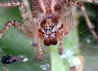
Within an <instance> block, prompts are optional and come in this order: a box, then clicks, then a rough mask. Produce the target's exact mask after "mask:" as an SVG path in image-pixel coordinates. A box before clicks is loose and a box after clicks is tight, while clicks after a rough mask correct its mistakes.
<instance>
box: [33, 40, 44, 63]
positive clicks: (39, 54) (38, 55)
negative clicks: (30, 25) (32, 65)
mask: <svg viewBox="0 0 98 71" xmlns="http://www.w3.org/2000/svg"><path fill="white" fill-rule="evenodd" d="M37 48H38V49H37V50H34V51H35V54H34V55H35V59H36V60H39V61H42V59H43V51H42V47H41V43H40V40H38V44H37ZM36 52H37V53H36Z"/></svg>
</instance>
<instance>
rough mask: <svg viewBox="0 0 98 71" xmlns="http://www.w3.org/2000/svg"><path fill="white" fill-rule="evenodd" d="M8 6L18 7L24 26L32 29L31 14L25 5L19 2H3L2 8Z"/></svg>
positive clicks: (0, 5)
mask: <svg viewBox="0 0 98 71" xmlns="http://www.w3.org/2000/svg"><path fill="white" fill-rule="evenodd" d="M7 6H18V7H19V10H20V13H21V16H22V18H23V22H24V25H25V26H26V27H27V28H28V29H30V30H31V29H32V24H31V22H30V20H29V14H28V12H27V11H26V9H25V7H24V5H23V4H22V3H20V2H19V1H10V2H2V3H0V7H7Z"/></svg>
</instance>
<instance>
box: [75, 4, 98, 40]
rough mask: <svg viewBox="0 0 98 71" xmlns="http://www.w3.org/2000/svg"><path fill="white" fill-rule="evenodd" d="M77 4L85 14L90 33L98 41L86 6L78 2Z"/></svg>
mask: <svg viewBox="0 0 98 71" xmlns="http://www.w3.org/2000/svg"><path fill="white" fill-rule="evenodd" d="M76 4H77V5H78V6H79V7H80V8H81V10H82V12H83V14H84V16H85V19H86V22H87V25H88V28H89V30H90V32H91V33H92V34H93V36H94V37H95V39H96V40H97V41H98V36H97V34H96V32H95V31H94V27H93V26H92V24H91V21H90V19H89V17H88V15H87V13H86V10H85V7H84V5H83V4H82V3H80V2H77V3H76Z"/></svg>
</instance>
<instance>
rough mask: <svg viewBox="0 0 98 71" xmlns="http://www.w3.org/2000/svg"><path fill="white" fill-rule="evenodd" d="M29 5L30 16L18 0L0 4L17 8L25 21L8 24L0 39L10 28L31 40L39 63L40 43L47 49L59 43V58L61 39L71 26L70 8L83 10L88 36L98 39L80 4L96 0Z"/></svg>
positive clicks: (47, 0) (59, 0)
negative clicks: (17, 30)
mask: <svg viewBox="0 0 98 71" xmlns="http://www.w3.org/2000/svg"><path fill="white" fill-rule="evenodd" d="M23 1H27V0H23ZM31 2H32V5H31V6H32V13H31V10H29V8H30V7H29V6H25V4H22V3H21V2H19V1H9V2H0V7H4V6H5V7H6V6H18V7H19V10H20V13H21V16H22V18H23V22H24V24H21V23H19V22H18V21H15V20H12V21H9V22H7V23H6V25H5V26H4V28H3V29H2V30H1V31H0V38H1V37H2V36H3V35H4V34H5V32H6V31H8V29H9V28H10V27H11V26H12V25H13V26H15V27H16V28H17V29H19V30H20V31H22V32H23V33H24V34H25V35H27V36H28V37H30V38H33V39H34V46H35V47H37V49H38V57H37V58H38V59H39V60H42V59H43V51H42V46H41V41H43V43H44V44H45V45H46V46H50V45H56V44H57V43H58V53H59V54H60V55H61V54H62V50H63V48H62V39H63V37H64V36H66V35H67V34H68V33H69V32H70V30H71V29H72V27H73V26H74V22H73V10H72V9H73V7H74V6H75V5H77V6H78V7H80V8H81V10H82V11H83V13H84V16H85V19H86V21H87V25H88V27H89V29H90V31H91V33H92V34H93V35H94V37H95V38H96V40H98V37H97V34H96V33H95V32H94V29H93V27H92V25H91V22H90V20H89V18H88V15H87V13H86V11H85V7H84V5H83V4H82V3H81V2H90V3H95V4H98V1H97V0H31ZM27 3H28V2H27ZM35 58H36V57H35Z"/></svg>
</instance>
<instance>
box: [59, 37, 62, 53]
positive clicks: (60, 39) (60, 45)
mask: <svg viewBox="0 0 98 71" xmlns="http://www.w3.org/2000/svg"><path fill="white" fill-rule="evenodd" d="M58 44H59V45H58V51H59V54H60V55H61V54H62V50H63V48H62V38H61V37H59V43H58Z"/></svg>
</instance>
